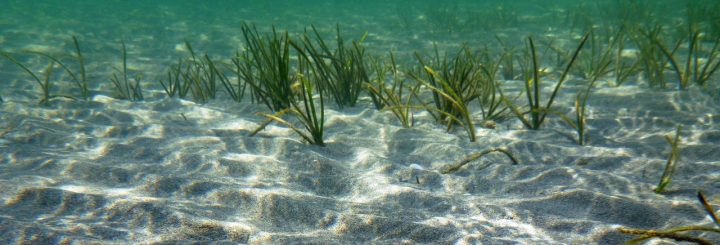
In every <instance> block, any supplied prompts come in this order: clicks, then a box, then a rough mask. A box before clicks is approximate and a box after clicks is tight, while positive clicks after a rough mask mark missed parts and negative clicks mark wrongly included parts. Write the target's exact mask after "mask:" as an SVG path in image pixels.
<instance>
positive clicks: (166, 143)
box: [0, 86, 720, 244]
mask: <svg viewBox="0 0 720 245" xmlns="http://www.w3.org/2000/svg"><path fill="white" fill-rule="evenodd" d="M9 89H12V88H9ZM574 90H575V89H574V88H573V87H572V86H570V87H568V88H567V89H565V90H564V91H565V93H563V94H562V98H561V99H560V100H559V101H558V103H557V105H558V106H560V108H563V107H567V108H570V104H569V101H570V99H571V98H572V97H573V96H574V92H573V91H574ZM8 91H9V92H8ZM16 94H17V95H16ZM4 95H5V100H6V102H5V103H3V104H1V105H0V111H1V112H2V113H0V244H7V243H15V242H19V241H23V240H24V241H30V242H33V243H40V244H44V243H57V242H61V241H84V242H99V243H137V242H148V243H153V242H167V243H176V242H180V241H182V242H189V241H225V242H229V243H246V242H247V243H289V242H302V243H316V242H317V243H339V244H348V243H365V242H375V243H389V244H398V243H459V244H465V243H483V244H568V243H573V244H588V243H599V244H616V243H619V242H622V241H625V240H627V239H629V238H631V236H627V235H622V234H620V233H618V232H616V231H615V230H614V229H615V228H617V227H619V226H624V227H631V228H653V229H659V228H667V227H673V226H678V225H690V224H709V223H710V220H709V219H708V218H707V216H706V215H705V213H704V212H703V210H702V209H701V207H700V205H699V204H698V202H697V200H696V198H695V193H696V190H698V189H702V190H704V191H705V192H706V193H707V194H710V195H711V196H714V195H718V194H720V184H719V183H720V123H719V122H718V121H719V120H720V106H719V103H718V102H717V101H716V100H713V99H711V98H709V97H708V96H706V95H704V94H702V93H700V92H697V91H694V90H691V91H687V92H681V93H679V92H677V91H668V92H659V91H651V90H649V89H645V88H636V87H632V86H624V87H621V88H601V89H599V90H597V91H595V93H594V94H593V97H591V101H590V118H591V119H589V120H588V124H589V127H590V129H589V143H588V146H584V147H583V146H578V145H577V144H576V143H575V141H574V138H575V135H574V131H573V130H572V129H571V128H569V127H568V126H567V125H564V124H563V123H562V122H560V121H559V120H558V119H557V117H551V118H549V121H548V123H547V124H546V125H545V127H544V128H543V129H542V130H539V131H532V130H526V129H523V128H522V127H521V125H520V124H519V123H518V122H517V120H516V119H514V118H511V119H509V120H507V121H505V122H501V123H499V124H498V127H497V128H496V129H494V130H493V129H483V128H479V129H478V142H476V143H471V142H469V141H468V139H467V137H466V136H465V133H464V132H463V131H461V130H457V132H453V133H446V132H444V130H443V127H442V126H440V125H437V124H435V123H433V122H432V121H430V120H429V118H428V117H427V115H424V116H423V113H420V115H419V117H418V124H419V125H416V127H414V128H410V129H403V128H401V127H399V123H398V122H397V121H396V120H395V118H394V117H392V115H391V114H390V113H388V112H378V111H376V110H374V109H372V108H371V106H370V104H369V103H367V102H363V103H361V105H359V106H357V107H355V108H350V109H345V110H341V111H338V110H333V109H332V108H331V109H328V111H327V115H328V119H327V125H326V128H327V135H326V141H327V142H328V145H327V147H317V146H311V145H308V144H306V143H303V142H302V141H301V140H300V139H299V137H297V136H296V135H294V134H293V133H292V132H291V131H290V130H288V129H287V128H284V127H280V126H277V125H273V126H270V127H268V128H267V129H266V130H264V131H262V132H261V133H260V134H259V135H257V136H255V137H249V136H248V133H249V131H252V130H253V129H255V128H256V127H257V125H258V123H259V122H261V118H260V117H258V116H256V113H257V112H261V111H266V109H265V108H264V106H260V105H250V104H248V103H242V104H236V103H232V102H227V101H225V100H218V101H213V102H211V103H210V104H206V105H199V104H195V103H192V102H188V101H181V100H172V99H162V98H161V97H162V96H160V95H156V96H149V99H148V100H147V101H145V102H129V101H122V100H115V99H112V98H110V97H106V96H101V95H98V96H95V97H94V98H93V99H92V101H90V102H73V101H62V100H55V101H53V103H52V105H51V106H50V107H49V108H44V107H41V106H38V105H37V104H36V100H30V99H29V98H28V97H27V96H26V95H23V94H22V93H20V92H19V91H17V92H15V93H14V92H13V91H12V90H7V89H6V90H5V92H4ZM568 112H569V109H568ZM181 114H182V115H184V116H185V117H186V118H187V120H184V119H183V118H182V115H181ZM568 114H569V113H568ZM678 124H682V125H685V126H684V130H683V134H682V140H683V143H682V156H681V158H680V162H679V166H678V169H677V171H676V173H675V175H674V176H673V178H672V183H671V184H670V186H669V191H668V193H667V194H662V195H658V194H655V193H653V192H652V189H653V188H654V186H655V185H656V184H657V182H658V180H659V178H660V175H661V173H662V170H663V167H664V164H665V159H666V154H667V151H668V149H669V145H668V144H667V143H666V142H665V140H664V136H665V135H668V134H671V133H673V132H674V129H675V126H676V125H678ZM490 147H507V148H508V149H509V150H510V151H511V152H512V153H513V154H514V155H515V156H516V157H517V158H518V160H519V165H512V164H511V163H510V161H509V160H508V159H506V158H505V156H503V155H502V154H490V155H488V156H487V157H484V158H482V159H480V160H479V161H476V162H473V163H471V164H469V165H467V166H465V167H463V168H462V169H461V170H460V171H458V172H456V173H453V174H448V175H443V174H440V172H439V170H440V169H442V168H443V167H445V166H446V165H447V164H450V163H453V162H455V161H457V160H459V159H461V158H463V157H464V156H465V155H467V154H470V153H473V152H477V151H481V150H484V149H488V148H490ZM482 166H487V167H486V168H482ZM707 238H708V239H710V240H712V239H718V237H717V236H714V237H713V236H709V237H707Z"/></svg>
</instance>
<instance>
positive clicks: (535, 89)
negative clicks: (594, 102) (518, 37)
mask: <svg viewBox="0 0 720 245" xmlns="http://www.w3.org/2000/svg"><path fill="white" fill-rule="evenodd" d="M588 37H589V33H586V34H585V35H583V37H582V38H581V39H580V43H579V44H578V46H577V48H576V49H575V51H574V52H573V53H572V55H571V56H570V60H569V61H568V62H567V64H566V65H565V69H564V70H563V72H562V73H561V75H560V77H559V78H558V80H557V82H556V83H555V87H554V89H553V91H552V94H550V96H549V98H548V100H547V102H546V103H545V104H541V100H540V95H541V93H540V91H541V82H540V81H541V80H540V74H541V73H542V71H541V69H540V64H539V61H538V55H537V51H536V48H535V42H534V41H533V38H532V37H528V39H527V40H528V41H527V45H528V50H529V58H530V62H529V63H530V67H529V68H526V69H525V70H524V85H525V86H524V88H525V95H526V98H527V104H528V107H529V108H528V109H527V111H524V110H522V109H521V108H520V107H518V106H516V105H515V103H514V102H512V101H510V100H509V99H507V97H505V96H504V97H503V99H504V101H505V103H506V104H507V106H508V107H509V108H510V111H512V112H513V114H514V115H515V116H516V117H517V118H518V119H519V120H520V121H521V122H522V123H523V125H525V127H527V128H528V129H533V130H537V129H540V126H541V125H542V124H543V122H544V121H545V118H546V117H547V115H548V114H553V110H552V104H553V102H554V101H555V97H556V96H557V94H558V92H559V91H560V88H561V87H562V85H563V83H564V82H565V81H566V80H567V78H568V75H569V72H570V69H571V68H572V66H573V64H574V63H575V61H576V60H577V58H578V55H579V54H580V51H581V50H582V48H583V46H584V45H585V42H586V41H587V40H588ZM526 115H529V118H527V116H526Z"/></svg>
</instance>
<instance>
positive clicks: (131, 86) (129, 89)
mask: <svg viewBox="0 0 720 245" xmlns="http://www.w3.org/2000/svg"><path fill="white" fill-rule="evenodd" d="M120 45H121V56H122V69H117V68H113V69H115V72H113V73H112V76H111V77H110V82H112V84H113V85H114V86H115V94H116V95H117V96H118V98H119V99H126V100H131V101H140V100H143V94H142V87H140V80H141V77H140V75H139V74H138V75H137V76H135V78H134V81H135V82H134V83H133V82H131V81H130V79H129V78H128V69H127V50H126V49H125V41H124V40H120ZM116 72H117V73H120V77H118V74H117V73H116Z"/></svg>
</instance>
